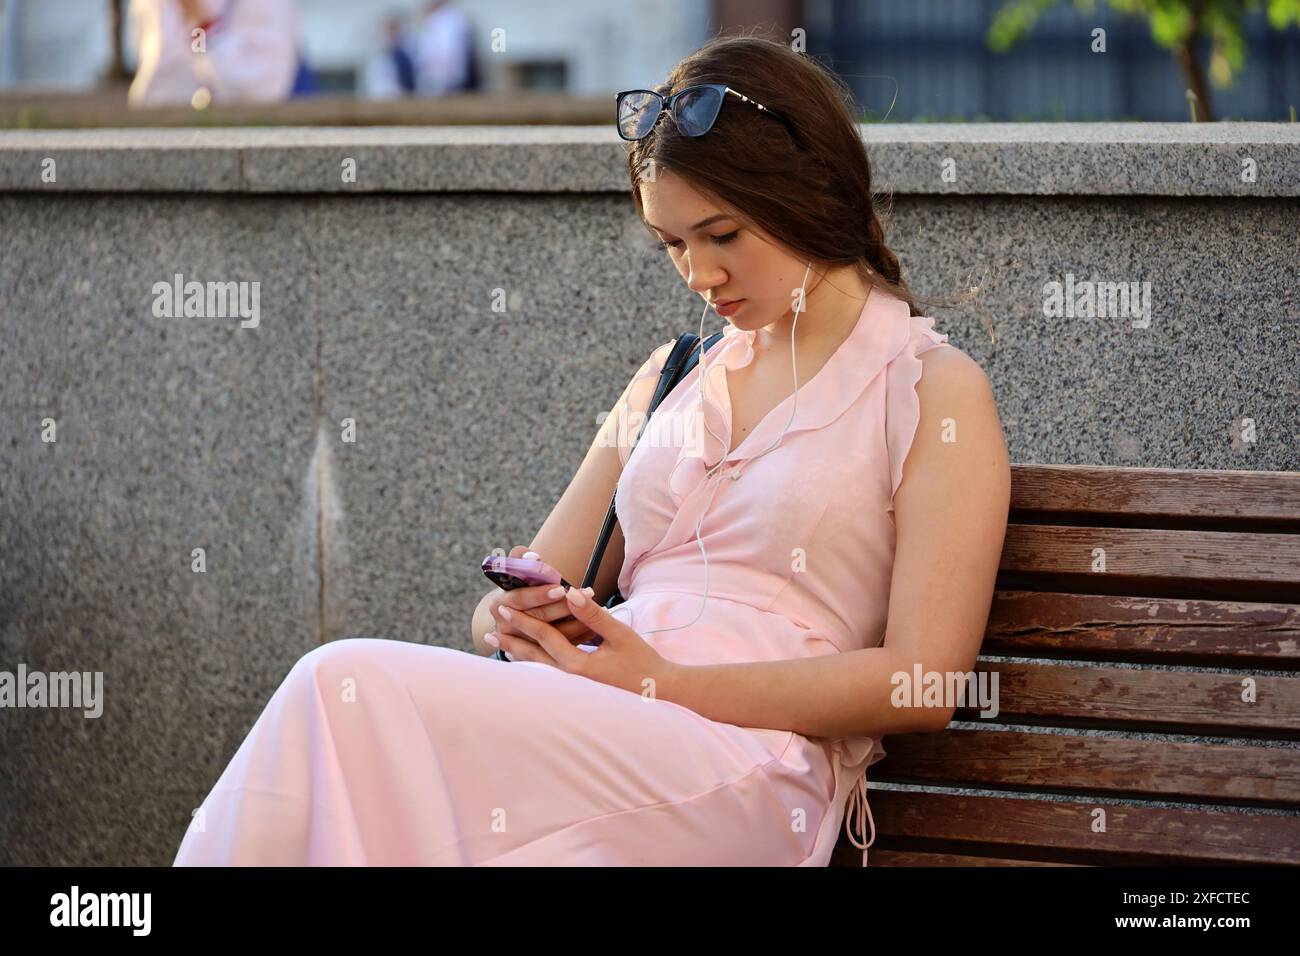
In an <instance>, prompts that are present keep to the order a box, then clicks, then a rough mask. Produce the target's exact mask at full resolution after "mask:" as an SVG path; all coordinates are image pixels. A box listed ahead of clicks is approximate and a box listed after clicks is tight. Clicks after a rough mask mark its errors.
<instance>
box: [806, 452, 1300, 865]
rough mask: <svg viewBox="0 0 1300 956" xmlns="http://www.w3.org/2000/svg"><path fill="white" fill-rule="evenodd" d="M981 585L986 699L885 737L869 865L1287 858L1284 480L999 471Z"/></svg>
mask: <svg viewBox="0 0 1300 956" xmlns="http://www.w3.org/2000/svg"><path fill="white" fill-rule="evenodd" d="M1098 549H1102V550H1101V551H1099V550H1098ZM1103 553H1104V561H1105V563H1104V570H1094V566H1096V567H1097V568H1100V567H1101V565H1100V563H1099V559H1100V557H1101V556H1102V555H1103ZM996 588H997V590H996V593H995V597H994V601H993V606H992V609H991V613H990V616H989V624H988V631H987V633H986V636H985V639H984V644H983V647H982V648H981V651H980V657H979V661H978V662H977V664H976V669H977V671H978V670H985V671H989V672H990V673H992V672H994V671H996V672H997V674H998V681H999V692H1000V693H999V702H998V703H999V708H1000V713H998V714H997V716H996V718H995V719H994V720H985V719H981V717H980V716H979V713H978V708H977V707H972V708H965V709H959V710H958V711H957V712H956V714H955V715H954V721H953V723H952V724H950V725H949V726H948V728H946V729H945V730H942V731H939V732H937V733H928V734H909V735H905V736H898V737H886V738H885V749H886V750H887V751H888V756H887V757H885V759H883V760H881V761H880V762H879V763H877V764H876V765H875V766H873V767H872V768H871V769H870V771H869V776H868V783H869V794H870V803H871V811H872V816H873V817H874V820H875V825H876V839H875V843H874V844H873V845H872V846H871V850H870V856H869V858H868V863H869V865H871V866H972V865H974V866H1025V865H1031V866H1032V865H1066V866H1069V865H1083V866H1133V865H1153V866H1177V865H1205V864H1214V865H1234V864H1254V865H1260V864H1281V865H1291V866H1297V865H1300V673H1297V672H1298V671H1300V473H1292V472H1244V471H1181V470H1175V469H1164V468H1114V467H1082V466H1073V465H1066V466H1051V465H1047V466H1043V465H1013V466H1012V488H1011V514H1010V519H1009V524H1008V528H1007V538H1006V543H1005V547H1004V549H1003V552H1002V561H1001V564H1000V566H999V571H998V580H997V585H996ZM1007 658H1011V659H1013V660H1008V659H1007ZM1015 658H1020V659H1027V660H1028V661H1029V662H1022V661H1016V660H1014V659H1015ZM1251 687H1253V693H1254V696H1255V700H1254V701H1253V702H1248V701H1247V700H1245V699H1243V697H1244V696H1248V695H1247V694H1246V691H1247V690H1248V688H1251ZM959 722H964V723H965V724H966V726H957V724H958V723H959ZM1147 735H1158V736H1157V737H1151V736H1147ZM882 783H883V784H887V785H889V786H890V787H893V786H894V785H898V786H899V787H916V786H920V787H925V788H927V789H925V790H918V789H881V788H880V784H882ZM962 789H978V790H981V791H986V792H985V793H984V794H982V795H971V794H965V793H960V792H956V791H957V790H962ZM1173 804H1177V805H1176V806H1175V805H1173ZM1269 811H1271V812H1269ZM868 836H869V831H868ZM831 865H832V866H861V865H862V856H861V851H860V850H858V849H857V848H855V847H854V846H853V845H852V844H851V843H850V842H849V841H848V839H847V837H846V836H845V835H844V832H843V828H842V827H841V831H840V842H839V844H838V845H837V847H836V849H835V853H834V856H833V857H832V860H831Z"/></svg>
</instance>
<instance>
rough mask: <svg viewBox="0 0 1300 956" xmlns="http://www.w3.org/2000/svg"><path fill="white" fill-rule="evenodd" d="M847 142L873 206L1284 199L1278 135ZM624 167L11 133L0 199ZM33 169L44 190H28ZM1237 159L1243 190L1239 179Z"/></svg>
mask: <svg viewBox="0 0 1300 956" xmlns="http://www.w3.org/2000/svg"><path fill="white" fill-rule="evenodd" d="M860 129H861V130H862V134H863V137H864V139H865V140H866V142H867V145H868V149H869V151H870V156H871V160H872V163H873V171H874V173H875V176H876V182H877V185H878V188H879V189H880V190H881V191H884V192H888V191H892V192H894V193H899V194H919V195H927V194H935V195H939V194H958V195H980V194H1006V195H1038V196H1048V195H1070V196H1092V195H1148V196H1252V197H1287V196H1300V124H1294V123H1206V124H1191V123H1015V124H1013V123H990V124H907V125H903V124H899V125H891V124H884V125H867V126H862V127H860ZM624 155H625V145H624V143H623V142H622V140H620V139H619V138H618V136H617V135H616V134H615V132H614V130H613V128H612V127H609V126H454V127H411V126H394V127H362V128H356V127H278V128H257V127H236V128H221V129H95V130H12V131H3V132H0V192H42V191H45V192H235V193H348V192H363V193H385V192H397V193H403V192H416V193H425V192H434V193H440V192H530V193H557V192H558V193H573V192H579V193H611V192H612V193H624V192H626V191H627V189H628V183H627V174H626V171H625V168H624V162H625V160H624ZM46 157H50V158H53V159H54V160H55V162H56V172H57V181H56V182H54V183H46V182H42V179H41V164H42V161H43V160H44V159H45V158H46ZM345 158H351V159H354V160H356V163H357V170H358V174H357V182H355V183H345V182H343V176H342V174H341V169H342V162H343V160H344V159H345ZM1248 158H1249V159H1251V160H1253V161H1254V163H1255V171H1256V180H1255V182H1243V181H1242V171H1243V162H1244V161H1245V160H1246V159H1248ZM945 159H952V160H953V161H954V163H953V166H952V167H951V168H952V170H953V171H954V172H955V181H952V182H945V181H944V177H943V176H942V172H943V168H944V160H945Z"/></svg>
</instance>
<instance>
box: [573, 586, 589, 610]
mask: <svg viewBox="0 0 1300 956" xmlns="http://www.w3.org/2000/svg"><path fill="white" fill-rule="evenodd" d="M569 600H570V601H571V602H572V603H573V605H574V607H582V606H583V605H585V604H586V603H587V595H586V594H585V593H583V591H582V590H581V589H580V588H569Z"/></svg>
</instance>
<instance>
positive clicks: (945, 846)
mask: <svg viewBox="0 0 1300 956" xmlns="http://www.w3.org/2000/svg"><path fill="white" fill-rule="evenodd" d="M882 763H883V761H882ZM869 799H870V803H871V812H872V817H873V819H874V820H875V824H876V843H875V844H874V845H873V846H872V847H871V852H870V854H869V855H868V857H867V864H868V865H869V866H870V865H872V864H873V863H874V862H875V861H876V851H877V848H879V849H880V850H886V849H889V850H934V851H936V852H939V851H942V852H955V853H963V852H965V853H970V852H972V850H974V849H975V847H979V848H980V849H987V850H988V852H989V853H998V854H1002V855H1007V854H1012V855H1030V854H1035V853H1036V854H1038V855H1039V856H1040V857H1042V858H1044V859H1047V858H1048V856H1049V854H1050V853H1051V852H1052V851H1055V859H1057V860H1060V861H1064V862H1076V863H1095V864H1099V865H1110V866H1116V865H1121V866H1122V865H1169V864H1179V863H1189V862H1197V863H1200V862H1212V863H1221V864H1235V863H1240V864H1266V863H1267V864H1286V865H1291V866H1297V865H1300V816H1281V815H1274V814H1252V813H1231V812H1228V811H1222V810H1184V809H1179V808H1175V807H1144V806H1140V805H1139V806H1134V805H1128V804H1120V803H1109V804H1108V803H1106V802H1104V801H1098V802H1097V803H1063V802H1058V801H1052V800H1036V799H1032V798H1012V797H988V796H972V795H966V794H943V793H929V792H924V791H900V790H879V789H872V790H871V791H870V795H869ZM1098 807H1100V808H1102V809H1103V810H1104V811H1105V816H1104V823H1105V831H1104V832H1094V830H1093V826H1094V825H1095V821H1099V820H1101V819H1102V818H1101V817H1099V816H1098V815H1097V814H1096V809H1097V808H1098ZM841 841H842V843H843V844H844V845H846V846H848V847H849V848H850V849H856V848H855V847H853V845H852V844H851V843H849V842H848V840H847V838H846V837H844V835H843V834H841ZM941 844H942V845H941ZM1017 851H1021V852H1017ZM859 854H860V851H859ZM861 862H862V858H861V855H859V856H858V857H857V865H861Z"/></svg>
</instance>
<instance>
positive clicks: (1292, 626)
mask: <svg viewBox="0 0 1300 956" xmlns="http://www.w3.org/2000/svg"><path fill="white" fill-rule="evenodd" d="M982 650H983V651H984V652H985V653H989V654H1003V655H1007V656H1013V657H1033V656H1035V655H1037V654H1050V655H1052V656H1058V657H1078V658H1081V659H1098V660H1124V661H1130V662H1159V663H1170V664H1179V663H1182V664H1199V665H1201V666H1227V667H1247V666H1249V667H1258V668H1271V669H1300V605H1296V604H1276V603H1259V602H1245V601H1205V600H1195V599H1189V598H1164V597H1133V596H1130V595H1112V594H1068V593H1062V592H1050V591H1049V592H1038V591H1015V590H1003V591H997V592H995V593H994V596H993V606H992V608H991V609H990V612H989V623H988V630H987V631H986V633H985V637H984V644H983V648H982Z"/></svg>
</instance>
